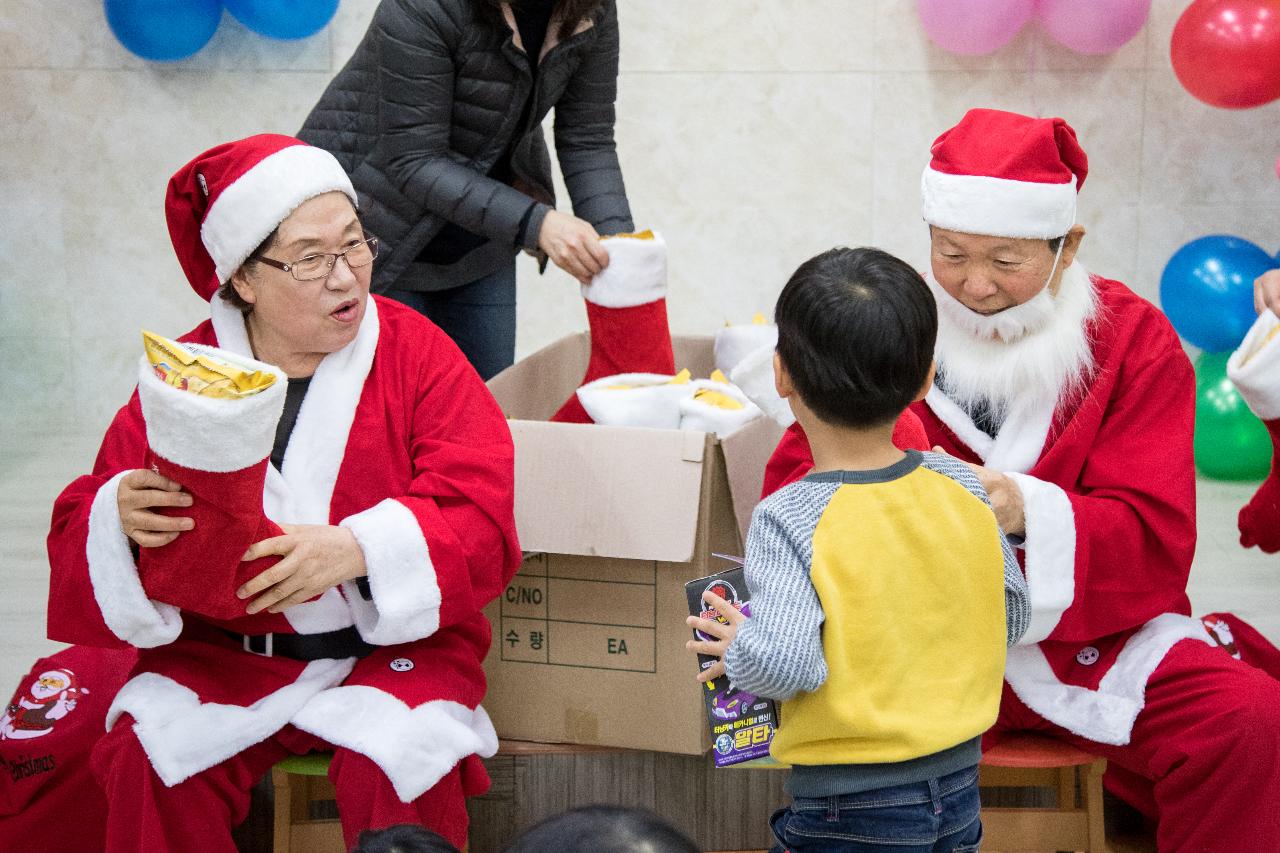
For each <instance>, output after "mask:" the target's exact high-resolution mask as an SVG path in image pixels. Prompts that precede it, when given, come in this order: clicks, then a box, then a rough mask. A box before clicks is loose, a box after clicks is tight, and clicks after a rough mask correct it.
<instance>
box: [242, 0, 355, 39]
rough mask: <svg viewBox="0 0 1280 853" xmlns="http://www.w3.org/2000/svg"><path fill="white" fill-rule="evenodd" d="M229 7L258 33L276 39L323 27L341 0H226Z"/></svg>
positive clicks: (308, 33)
mask: <svg viewBox="0 0 1280 853" xmlns="http://www.w3.org/2000/svg"><path fill="white" fill-rule="evenodd" d="M224 2H225V3H226V5H227V11H228V12H230V13H231V15H232V17H234V18H235V19H236V20H237V21H239V22H240V23H242V24H244V25H245V26H246V27H248V28H249V29H251V30H253V31H254V32H255V33H258V34H259V35H264V36H270V37H271V38H276V39H303V38H306V37H307V36H310V35H314V34H316V33H318V32H320V30H322V29H324V26H325V24H327V23H329V21H330V20H332V18H333V13H334V12H336V11H338V0H224Z"/></svg>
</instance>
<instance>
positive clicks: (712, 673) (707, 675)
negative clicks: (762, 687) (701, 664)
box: [684, 592, 747, 681]
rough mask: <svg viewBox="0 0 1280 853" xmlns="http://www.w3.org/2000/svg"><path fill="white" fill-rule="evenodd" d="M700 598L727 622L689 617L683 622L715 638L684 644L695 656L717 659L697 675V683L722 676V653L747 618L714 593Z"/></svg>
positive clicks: (705, 594)
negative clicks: (707, 656)
mask: <svg viewBox="0 0 1280 853" xmlns="http://www.w3.org/2000/svg"><path fill="white" fill-rule="evenodd" d="M702 597H703V598H704V599H705V600H706V601H707V603H709V604H710V605H711V606H712V607H714V608H715V611H716V612H717V613H719V614H720V615H721V616H723V617H724V618H725V619H727V620H728V622H729V624H728V625H725V624H724V623H722V622H719V621H713V620H711V619H703V618H702V617H701V616H690V617H689V618H687V619H685V620H684V621H685V624H686V625H688V626H689V627H690V628H693V629H694V630H695V631H701V632H702V633H704V634H708V635H710V636H712V637H715V638H716V639H715V640H690V641H689V642H687V643H685V644H684V647H685V648H686V649H688V650H689V651H691V652H694V653H695V654H703V655H711V656H712V657H715V658H718V660H716V662H715V663H713V664H711V666H709V667H707V668H706V669H704V670H703V671H702V672H700V673H698V680H699V681H710V680H711V679H713V678H719V677H720V676H722V675H724V653H725V651H726V650H727V649H728V648H729V644H730V643H732V642H733V638H734V637H736V636H737V635H738V626H739V625H741V624H742V623H743V622H744V621H746V618H747V617H745V616H743V615H742V613H740V612H739V611H738V608H736V607H734V606H733V605H732V604H730V603H729V602H727V601H725V600H724V599H723V598H721V597H720V596H718V595H716V594H715V593H714V592H708V593H704V594H703V596H702Z"/></svg>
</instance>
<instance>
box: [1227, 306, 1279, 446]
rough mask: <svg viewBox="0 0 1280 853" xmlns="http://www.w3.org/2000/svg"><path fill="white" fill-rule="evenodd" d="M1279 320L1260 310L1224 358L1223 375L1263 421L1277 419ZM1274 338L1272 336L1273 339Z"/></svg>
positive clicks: (1269, 311)
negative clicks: (1228, 378) (1233, 350)
mask: <svg viewBox="0 0 1280 853" xmlns="http://www.w3.org/2000/svg"><path fill="white" fill-rule="evenodd" d="M1277 328H1280V318H1277V317H1276V315H1275V314H1273V313H1272V312H1271V309H1269V308H1268V309H1266V310H1264V311H1263V312H1262V313H1261V314H1259V315H1258V319H1257V320H1255V321H1254V323H1253V326H1252V327H1251V328H1250V329H1249V334H1247V335H1245V336H1244V340H1243V341H1242V342H1241V343H1240V346H1238V347H1236V351H1235V352H1233V353H1231V358H1229V359H1227V376H1229V377H1230V378H1231V381H1232V382H1234V383H1235V386H1236V388H1238V389H1239V390H1240V396H1241V397H1244V401H1245V402H1246V403H1248V404H1249V409H1250V410H1251V411H1252V412H1253V413H1254V414H1255V415H1257V416H1258V417H1259V418H1261V419H1262V420H1264V421H1273V420H1275V419H1276V418H1280V333H1277V332H1276V330H1277ZM1273 335H1274V337H1273Z"/></svg>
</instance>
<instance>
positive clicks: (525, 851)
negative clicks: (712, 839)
mask: <svg viewBox="0 0 1280 853" xmlns="http://www.w3.org/2000/svg"><path fill="white" fill-rule="evenodd" d="M637 850H643V851H644V853H701V851H700V850H699V849H698V846H697V845H696V844H694V843H693V842H692V841H690V840H689V839H688V838H687V837H685V835H684V834H683V833H681V832H680V831H679V830H677V829H676V828H675V827H673V826H672V825H671V824H669V823H667V822H666V821H665V820H663V819H662V818H660V817H658V816H657V815H656V814H653V813H652V812H648V811H645V810H643V809H633V808H623V807H621V806H584V807H582V808H577V809H571V810H569V811H567V812H564V813H562V814H558V815H556V816H554V817H550V818H547V819H546V820H544V821H542V822H541V823H539V824H537V825H535V826H533V827H532V828H530V829H528V830H526V831H525V832H524V833H523V834H521V835H520V837H519V838H516V839H515V840H514V841H512V842H511V843H510V844H508V845H507V846H506V847H505V848H504V849H503V853H635V851H637Z"/></svg>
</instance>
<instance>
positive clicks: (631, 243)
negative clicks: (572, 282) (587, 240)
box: [582, 233, 667, 308]
mask: <svg viewBox="0 0 1280 853" xmlns="http://www.w3.org/2000/svg"><path fill="white" fill-rule="evenodd" d="M600 245H602V246H604V247H605V248H606V249H607V250H608V251H609V266H607V267H605V268H604V269H603V270H601V271H600V273H599V275H597V276H596V277H595V278H593V279H592V280H591V284H589V285H585V286H584V287H583V288H582V298H583V299H585V300H587V301H588V302H593V303H595V304H596V305H599V306H601V307H603V308H630V307H632V306H635V305H645V304H647V303H649V302H656V301H657V300H659V299H662V298H663V297H664V296H666V295H667V244H666V242H665V241H664V240H663V239H662V235H660V234H657V233H655V234H654V235H653V239H652V240H638V239H636V238H635V237H606V238H605V239H603V240H601V241H600Z"/></svg>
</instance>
